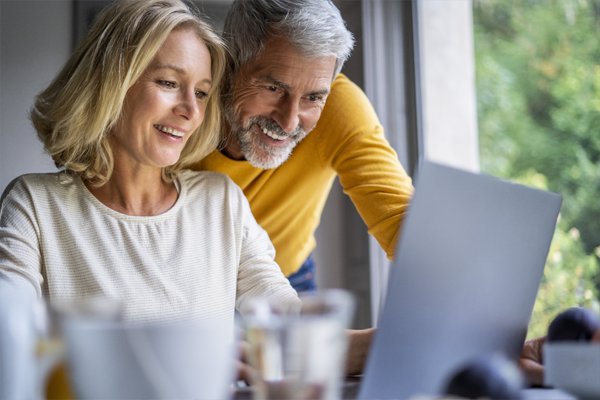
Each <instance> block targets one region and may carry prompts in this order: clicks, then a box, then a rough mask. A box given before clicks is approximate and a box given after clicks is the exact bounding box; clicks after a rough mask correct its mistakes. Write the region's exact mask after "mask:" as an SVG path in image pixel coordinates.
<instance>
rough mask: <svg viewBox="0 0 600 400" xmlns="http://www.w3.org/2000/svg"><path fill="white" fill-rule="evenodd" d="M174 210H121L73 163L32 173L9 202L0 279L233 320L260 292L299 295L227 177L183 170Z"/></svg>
mask: <svg viewBox="0 0 600 400" xmlns="http://www.w3.org/2000/svg"><path fill="white" fill-rule="evenodd" d="M177 184H178V185H177V186H178V188H179V197H178V199H177V202H176V203H175V205H174V206H173V207H172V208H171V209H170V210H169V211H167V212H165V213H164V214H161V215H157V216H152V217H136V216H129V215H125V214H121V213H119V212H116V211H114V210H112V209H110V208H108V207H106V206H105V205H103V204H102V203H101V202H100V201H98V199H96V198H95V197H94V196H93V195H92V194H91V193H90V192H89V191H88V190H87V188H86V187H85V185H84V184H83V183H82V182H81V180H79V179H77V178H72V177H70V176H68V175H66V174H65V173H54V174H32V175H24V176H21V177H20V178H18V179H17V180H15V181H14V182H13V183H12V184H11V185H9V187H8V188H7V189H6V191H5V193H4V195H3V198H2V201H1V205H0V280H4V281H7V280H8V281H13V282H18V281H21V282H22V281H23V280H25V281H27V282H30V283H31V284H32V285H33V287H34V289H35V290H36V292H37V294H38V296H42V295H43V296H44V297H46V298H47V299H48V300H49V301H50V303H54V302H64V301H66V302H70V301H74V300H79V299H85V298H87V297H90V296H98V295H101V296H106V297H109V298H111V299H116V300H118V301H120V302H122V305H123V316H124V319H125V320H128V321H135V322H141V321H143V322H155V321H162V320H172V319H182V318H190V317H208V318H210V319H213V318H218V319H222V318H225V319H227V320H229V321H233V311H234V307H235V306H237V307H238V308H239V306H240V305H241V304H242V303H243V302H244V301H245V300H246V299H248V298H249V297H252V296H259V295H260V296H269V297H271V296H273V297H276V298H278V299H280V300H281V301H282V302H296V301H298V300H297V295H296V292H295V291H294V290H293V289H292V287H291V286H290V285H289V283H288V281H287V279H286V278H285V277H284V275H283V274H282V273H281V271H280V269H279V267H278V266H277V264H276V263H275V262H274V261H273V259H274V257H275V250H274V248H273V246H272V245H271V242H270V240H269V237H268V235H267V233H266V232H265V231H264V230H263V229H262V228H261V227H260V226H259V225H258V224H257V223H256V221H255V220H254V217H253V216H252V213H251V211H250V207H249V205H248V201H247V200H246V197H245V196H244V194H243V193H242V191H241V190H240V189H239V187H238V186H237V185H235V184H234V183H233V182H232V181H231V180H230V179H229V178H228V177H226V176H225V175H222V174H218V173H213V172H192V171H188V170H184V171H181V172H180V174H179V178H178V182H177Z"/></svg>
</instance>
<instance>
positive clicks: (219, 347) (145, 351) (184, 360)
mask: <svg viewBox="0 0 600 400" xmlns="http://www.w3.org/2000/svg"><path fill="white" fill-rule="evenodd" d="M62 330H63V335H64V338H65V342H66V346H67V354H66V355H67V362H68V364H69V370H70V375H71V381H72V386H73V387H74V390H75V393H76V395H77V397H78V398H79V399H80V400H85V399H175V398H176V399H223V398H227V397H230V396H229V393H228V390H229V387H230V384H231V382H232V381H233V379H234V373H235V368H234V365H235V364H234V357H235V352H234V345H233V333H232V332H231V329H230V325H228V324H218V323H210V324H209V323H207V322H199V321H194V322H185V323H173V324H126V323H122V322H106V321H94V320H85V319H67V320H65V321H64V322H63V324H62Z"/></svg>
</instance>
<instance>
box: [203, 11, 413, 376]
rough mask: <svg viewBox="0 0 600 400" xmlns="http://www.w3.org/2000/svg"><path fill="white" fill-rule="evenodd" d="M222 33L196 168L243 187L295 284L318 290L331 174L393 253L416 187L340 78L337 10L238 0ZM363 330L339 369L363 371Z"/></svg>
mask: <svg viewBox="0 0 600 400" xmlns="http://www.w3.org/2000/svg"><path fill="white" fill-rule="evenodd" d="M224 37H225V39H226V40H227V42H228V44H229V46H230V50H231V59H230V65H229V76H228V79H227V80H226V84H225V86H226V87H225V88H224V95H223V104H224V114H225V117H226V124H225V125H226V126H225V127H224V138H225V140H224V143H223V145H222V148H221V149H220V151H215V152H213V153H212V154H210V155H209V156H208V157H206V158H205V159H204V160H202V161H201V162H200V163H198V164H197V165H195V166H194V169H196V170H211V171H217V172H222V173H225V174H227V175H229V176H230V177H231V178H232V179H233V181H234V182H236V183H237V184H238V185H239V186H240V187H241V188H242V190H243V191H244V194H245V195H246V197H247V198H248V200H249V202H250V207H251V209H252V212H253V214H254V216H255V218H256V220H257V221H258V223H259V224H260V225H261V226H262V227H263V228H264V229H265V230H266V231H267V232H268V234H269V236H270V238H271V241H272V242H273V245H274V246H275V249H276V258H275V261H276V262H277V263H278V264H279V266H280V267H281V269H282V271H283V273H284V274H285V275H286V276H287V277H288V279H289V280H290V282H291V283H292V285H293V286H294V287H295V288H296V289H297V290H299V291H303V290H313V289H314V288H315V285H314V271H313V268H314V264H313V261H312V259H311V258H310V253H311V252H312V251H313V249H314V247H315V244H316V243H315V239H314V231H315V229H316V228H317V226H318V223H319V220H320V216H321V212H322V211H323V207H324V205H325V201H326V199H327V196H328V194H329V191H330V189H331V185H332V183H333V180H334V178H335V176H336V175H338V176H339V177H340V182H341V184H342V186H343V187H344V192H345V193H346V194H348V195H349V196H350V198H351V199H352V201H353V203H354V205H355V206H356V208H357V210H358V211H359V213H360V215H361V217H362V218H363V220H364V221H365V223H366V224H367V226H368V228H369V233H371V234H372V235H373V236H374V237H375V238H376V239H377V240H378V242H379V244H380V245H381V246H382V248H383V249H384V250H385V251H386V252H387V255H388V258H390V259H391V258H392V257H393V255H394V246H395V244H396V241H397V235H398V232H399V227H400V223H401V221H402V219H403V217H404V215H405V213H406V211H407V207H408V203H409V200H410V197H411V195H412V191H413V188H412V184H411V180H410V178H409V177H408V175H407V174H406V172H405V171H404V169H403V168H402V166H401V165H400V163H399V162H398V157H397V155H396V153H395V152H394V150H393V149H392V148H391V147H390V145H389V143H388V142H387V141H386V139H385V137H384V135H383V129H382V127H381V125H380V124H379V121H378V119H377V116H376V114H375V112H374V110H373V108H372V106H371V104H370V103H369V101H368V100H367V98H366V96H365V95H364V93H363V92H362V91H361V90H360V89H359V88H358V87H357V86H356V85H354V84H353V83H352V82H350V81H349V80H348V78H346V77H345V76H343V75H341V74H339V72H340V70H341V68H342V66H343V64H344V62H345V61H346V59H347V58H348V57H349V55H350V52H351V50H352V47H353V44H354V43H353V42H354V41H353V38H352V35H351V33H350V32H349V31H348V30H347V29H346V27H345V23H344V21H343V19H342V18H341V15H340V13H339V11H338V9H337V8H336V7H335V6H334V5H333V3H332V2H331V1H329V0H236V1H235V2H234V3H233V5H232V6H231V7H230V9H229V11H228V14H227V17H226V20H225V27H224ZM372 334H373V330H372V329H371V330H364V331H352V332H351V336H350V344H351V346H350V349H351V352H350V354H349V357H348V366H347V372H348V373H351V374H352V373H360V372H361V371H362V367H363V364H364V361H365V358H366V355H367V352H368V347H369V344H370V341H371V337H372Z"/></svg>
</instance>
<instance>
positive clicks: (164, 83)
mask: <svg viewBox="0 0 600 400" xmlns="http://www.w3.org/2000/svg"><path fill="white" fill-rule="evenodd" d="M159 83H160V84H161V85H163V86H166V87H169V88H174V87H175V82H171V81H159Z"/></svg>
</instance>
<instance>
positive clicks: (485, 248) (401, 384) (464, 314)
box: [358, 162, 562, 399]
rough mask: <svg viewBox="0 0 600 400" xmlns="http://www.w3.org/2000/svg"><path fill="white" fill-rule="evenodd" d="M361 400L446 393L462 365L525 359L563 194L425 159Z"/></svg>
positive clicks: (404, 230)
mask: <svg viewBox="0 0 600 400" xmlns="http://www.w3.org/2000/svg"><path fill="white" fill-rule="evenodd" d="M415 182H416V183H415V194H414V197H413V200H412V202H411V206H410V209H409V212H408V215H407V217H406V220H405V222H404V224H403V228H402V234H401V236H400V239H399V243H398V244H397V246H398V247H397V251H396V260H395V262H394V267H393V268H392V271H391V272H390V280H389V287H388V291H387V298H386V300H385V303H384V307H383V312H382V315H381V317H380V322H379V328H378V331H377V335H376V336H375V339H374V342H373V344H372V346H371V350H370V354H369V359H368V361H367V366H366V370H365V374H364V376H363V378H362V383H361V388H360V392H359V396H358V398H359V399H375V398H377V399H390V398H395V399H406V398H409V397H411V396H415V395H420V394H423V395H438V394H441V392H442V391H443V389H444V387H443V386H444V384H445V382H446V380H447V379H448V378H449V376H448V375H449V374H451V373H452V372H453V371H454V370H455V369H456V368H457V367H458V366H459V365H460V364H462V363H463V362H466V361H467V360H469V359H471V358H473V357H476V356H480V355H484V354H489V353H495V352H502V353H504V354H505V355H507V356H508V357H510V358H512V359H515V360H517V359H518V358H519V356H520V353H521V349H522V345H523V341H524V340H525V336H526V333H527V327H528V324H529V320H530V318H531V312H532V310H533V305H534V302H535V298H536V296H537V291H538V287H539V284H540V281H541V278H542V275H543V271H544V265H545V262H546V257H547V254H548V250H549V247H550V242H551V240H552V236H553V233H554V229H555V225H556V221H557V217H558V213H559V210H560V205H561V202H562V197H561V196H560V195H558V194H555V193H550V192H545V191H542V190H537V189H532V188H529V187H526V186H523V185H519V184H514V183H509V182H506V181H502V180H500V179H497V178H493V177H490V176H486V175H480V174H473V173H469V172H465V171H460V170H456V169H453V168H449V167H444V166H441V165H436V164H433V163H430V162H423V163H422V165H421V167H420V171H419V175H418V177H417V179H416V181H415Z"/></svg>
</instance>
